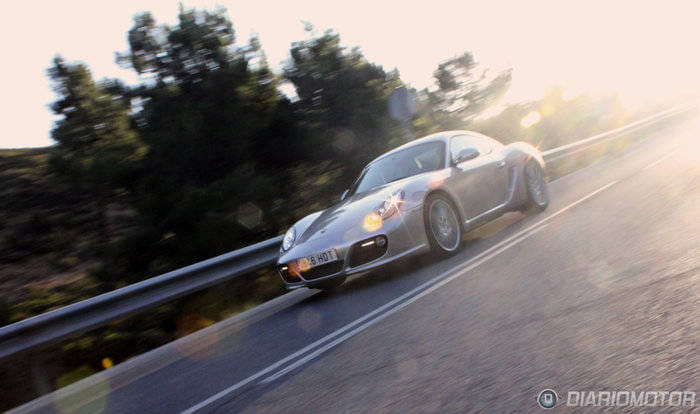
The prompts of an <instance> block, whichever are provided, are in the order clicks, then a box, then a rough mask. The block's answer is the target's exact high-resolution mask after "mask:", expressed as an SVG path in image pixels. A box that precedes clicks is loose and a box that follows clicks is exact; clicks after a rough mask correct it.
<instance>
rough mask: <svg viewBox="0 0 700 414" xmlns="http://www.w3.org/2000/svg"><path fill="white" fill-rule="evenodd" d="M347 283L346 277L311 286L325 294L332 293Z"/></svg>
mask: <svg viewBox="0 0 700 414" xmlns="http://www.w3.org/2000/svg"><path fill="white" fill-rule="evenodd" d="M344 282H345V278H344V277H338V278H333V279H330V280H324V281H323V282H318V283H314V284H312V285H309V287H310V288H312V289H321V290H322V291H324V292H331V291H333V290H335V289H336V288H337V287H338V286H340V285H342V284H343V283H344Z"/></svg>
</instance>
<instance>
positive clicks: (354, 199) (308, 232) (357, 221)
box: [295, 185, 400, 244]
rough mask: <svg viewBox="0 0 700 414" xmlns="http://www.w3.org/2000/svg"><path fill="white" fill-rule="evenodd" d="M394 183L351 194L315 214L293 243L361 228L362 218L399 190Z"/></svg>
mask: <svg viewBox="0 0 700 414" xmlns="http://www.w3.org/2000/svg"><path fill="white" fill-rule="evenodd" d="M399 190H400V187H398V186H396V185H386V186H382V187H378V188H375V189H372V190H370V191H367V192H364V193H361V194H355V195H352V196H350V197H348V198H346V199H345V200H342V201H340V202H339V203H337V204H335V205H333V206H331V207H329V208H327V209H325V210H323V211H321V212H320V214H316V217H314V218H313V220H311V221H310V222H309V223H308V226H307V227H306V228H305V229H298V230H297V231H301V233H299V234H298V235H297V237H298V238H297V242H296V243H295V244H299V243H304V242H306V241H308V240H310V239H312V238H314V237H322V236H323V235H326V234H334V235H337V234H338V233H340V232H345V231H348V230H350V229H358V228H362V223H363V221H364V218H365V217H366V216H367V215H368V214H370V213H372V212H373V211H375V210H376V209H377V208H379V207H380V206H381V204H382V203H383V202H384V200H386V199H387V198H388V197H389V196H390V195H391V194H393V193H392V191H394V192H396V191H399Z"/></svg>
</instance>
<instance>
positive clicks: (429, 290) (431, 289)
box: [262, 223, 549, 383]
mask: <svg viewBox="0 0 700 414" xmlns="http://www.w3.org/2000/svg"><path fill="white" fill-rule="evenodd" d="M548 225H549V223H544V224H543V225H541V226H539V227H538V228H536V229H534V230H533V231H531V232H530V233H528V234H526V235H524V236H522V237H520V238H518V239H516V240H513V241H512V242H510V243H508V244H507V245H505V246H503V247H502V248H500V249H498V250H497V251H495V252H492V253H491V254H489V255H487V256H485V257H483V258H482V259H480V260H477V261H476V262H474V263H472V264H471V265H469V266H467V267H465V268H464V269H461V270H460V271H459V272H457V273H455V274H453V275H452V276H450V277H448V278H446V279H442V280H440V281H438V282H437V283H435V284H434V285H432V286H430V287H429V288H427V289H425V290H424V291H422V292H420V293H419V294H417V295H415V296H413V297H412V298H409V299H407V300H406V301H404V302H401V303H399V304H398V305H396V306H394V307H393V308H391V309H389V310H388V311H386V312H384V313H381V314H379V315H377V316H376V317H375V318H374V319H371V320H369V321H367V322H365V323H363V324H362V325H360V326H358V327H357V328H355V329H353V330H352V331H350V332H348V333H346V334H345V335H343V336H341V337H340V338H338V339H336V340H334V341H332V342H329V343H327V344H326V345H324V346H322V347H320V348H318V349H317V350H315V351H313V352H312V353H310V354H309V355H307V356H305V357H303V358H301V359H299V360H297V361H296V362H295V363H293V364H291V365H288V366H287V367H285V368H284V369H282V370H280V371H278V372H277V373H275V374H273V375H271V376H269V377H267V378H265V379H264V380H262V382H263V383H268V382H272V381H274V380H276V379H277V378H279V377H281V376H283V375H284V374H286V373H288V372H290V371H292V370H294V369H295V368H298V367H300V366H302V365H304V364H305V363H307V362H309V361H311V360H312V359H314V358H316V357H317V356H319V355H321V354H322V353H324V352H325V351H327V350H329V349H331V348H333V347H335V346H336V345H338V344H340V343H342V342H344V341H345V340H347V339H350V338H351V337H353V336H355V335H356V334H358V333H360V332H362V331H364V330H365V329H367V328H369V327H370V326H372V325H374V324H375V323H377V322H379V321H380V320H382V319H384V318H386V317H387V316H389V315H391V314H393V313H395V312H397V311H399V310H400V309H403V308H405V307H406V306H408V305H410V304H411V303H413V302H415V301H416V300H418V299H420V298H422V297H423V296H425V295H427V294H429V293H432V292H434V291H435V290H437V289H438V288H440V287H441V286H444V285H445V284H447V283H449V282H450V281H452V280H454V279H456V278H458V277H460V276H463V275H464V274H465V273H467V272H469V271H470V270H472V269H474V268H475V267H477V266H479V265H480V264H482V263H484V262H486V261H488V260H489V259H491V258H492V257H494V256H497V255H498V254H500V253H501V252H503V251H505V250H508V249H509V248H511V247H513V246H515V245H516V244H518V243H520V242H521V241H523V240H526V239H527V238H529V237H530V236H532V235H533V234H535V233H538V232H539V231H540V230H542V229H544V228H545V227H547V226H548Z"/></svg>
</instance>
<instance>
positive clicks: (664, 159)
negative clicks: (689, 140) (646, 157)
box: [642, 148, 680, 170]
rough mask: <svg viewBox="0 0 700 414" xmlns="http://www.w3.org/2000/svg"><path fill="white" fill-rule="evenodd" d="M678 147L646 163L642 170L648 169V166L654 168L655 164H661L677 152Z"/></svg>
mask: <svg viewBox="0 0 700 414" xmlns="http://www.w3.org/2000/svg"><path fill="white" fill-rule="evenodd" d="M679 149H680V148H676V149H674V150H673V151H671V152H669V153H668V154H666V155H664V156H663V157H661V158H659V159H658V160H656V161H654V162H652V163H651V164H649V165H647V166H646V167H644V168H643V169H642V170H648V169H650V168H654V167H655V166H657V165H659V164H661V163H662V162H664V161H666V160H667V159H668V158H669V157H670V156H672V155H673V154H675V153H676V152H678V150H679Z"/></svg>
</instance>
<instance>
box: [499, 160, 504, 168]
mask: <svg viewBox="0 0 700 414" xmlns="http://www.w3.org/2000/svg"><path fill="white" fill-rule="evenodd" d="M505 166H506V162H505V161H503V160H501V161H498V168H503V167H505Z"/></svg>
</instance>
